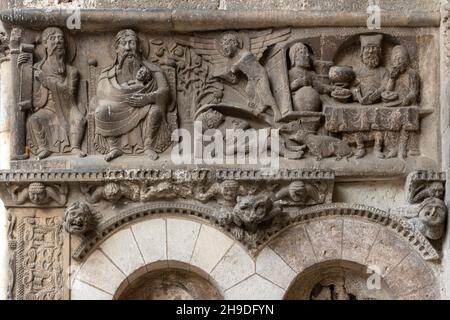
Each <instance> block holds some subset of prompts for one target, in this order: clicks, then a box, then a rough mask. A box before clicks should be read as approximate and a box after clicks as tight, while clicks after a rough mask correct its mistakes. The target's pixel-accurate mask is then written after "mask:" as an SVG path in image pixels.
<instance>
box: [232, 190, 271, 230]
mask: <svg viewBox="0 0 450 320" xmlns="http://www.w3.org/2000/svg"><path fill="white" fill-rule="evenodd" d="M271 210H272V201H271V200H270V198H269V197H268V196H267V195H260V196H254V195H250V196H243V197H237V204H236V206H235V207H234V209H233V215H234V216H235V217H236V218H238V219H239V220H240V221H242V222H243V223H244V224H246V225H258V224H260V223H261V222H264V221H265V220H267V216H268V214H269V213H270V212H271Z"/></svg>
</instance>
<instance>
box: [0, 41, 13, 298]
mask: <svg viewBox="0 0 450 320" xmlns="http://www.w3.org/2000/svg"><path fill="white" fill-rule="evenodd" d="M1 40H2V41H0V42H1V43H0V46H1V48H2V52H1V53H0V169H9V168H10V166H9V153H10V152H9V151H10V147H9V146H10V137H11V134H10V126H9V121H8V110H9V105H10V102H11V92H12V91H11V61H10V57H9V52H8V51H9V48H8V46H9V44H8V43H7V40H8V39H7V38H6V37H5V38H2V39H1ZM7 230H8V220H7V210H6V209H5V207H4V206H3V202H0V237H1V238H0V300H4V299H6V291H7V285H8V241H7V238H6V235H7Z"/></svg>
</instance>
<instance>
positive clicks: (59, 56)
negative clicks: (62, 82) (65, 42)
mask: <svg viewBox="0 0 450 320" xmlns="http://www.w3.org/2000/svg"><path fill="white" fill-rule="evenodd" d="M48 54H49V60H50V61H51V64H50V65H51V68H52V71H53V72H54V73H56V74H58V75H64V74H65V73H66V63H65V55H66V51H65V50H64V49H61V48H60V47H57V46H55V47H53V49H51V50H50V51H49V53H48Z"/></svg>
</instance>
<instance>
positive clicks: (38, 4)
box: [4, 0, 219, 9]
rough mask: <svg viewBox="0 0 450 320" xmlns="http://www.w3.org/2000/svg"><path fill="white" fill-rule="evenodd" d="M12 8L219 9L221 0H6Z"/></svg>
mask: <svg viewBox="0 0 450 320" xmlns="http://www.w3.org/2000/svg"><path fill="white" fill-rule="evenodd" d="M4 2H7V4H8V6H9V7H10V8H19V7H25V8H49V7H55V8H57V7H68V6H69V7H70V6H72V7H73V6H80V7H82V8H97V9H101V8H125V9H126V8H131V9H146V8H164V9H217V8H218V7H219V0H194V1H192V0H71V1H70V0H60V1H59V2H60V4H55V2H56V0H6V1H4Z"/></svg>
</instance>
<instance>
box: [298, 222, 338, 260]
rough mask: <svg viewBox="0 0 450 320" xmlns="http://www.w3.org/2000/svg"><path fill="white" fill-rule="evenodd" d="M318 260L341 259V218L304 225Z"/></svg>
mask: <svg viewBox="0 0 450 320" xmlns="http://www.w3.org/2000/svg"><path fill="white" fill-rule="evenodd" d="M305 229H306V232H307V234H308V236H309V239H310V240H311V244H312V246H313V250H314V252H315V254H316V257H317V259H318V260H319V261H322V260H333V259H341V257H342V231H343V230H342V229H343V220H342V219H335V220H331V221H325V220H323V221H321V220H318V221H314V222H311V223H310V224H307V225H306V226H305Z"/></svg>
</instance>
